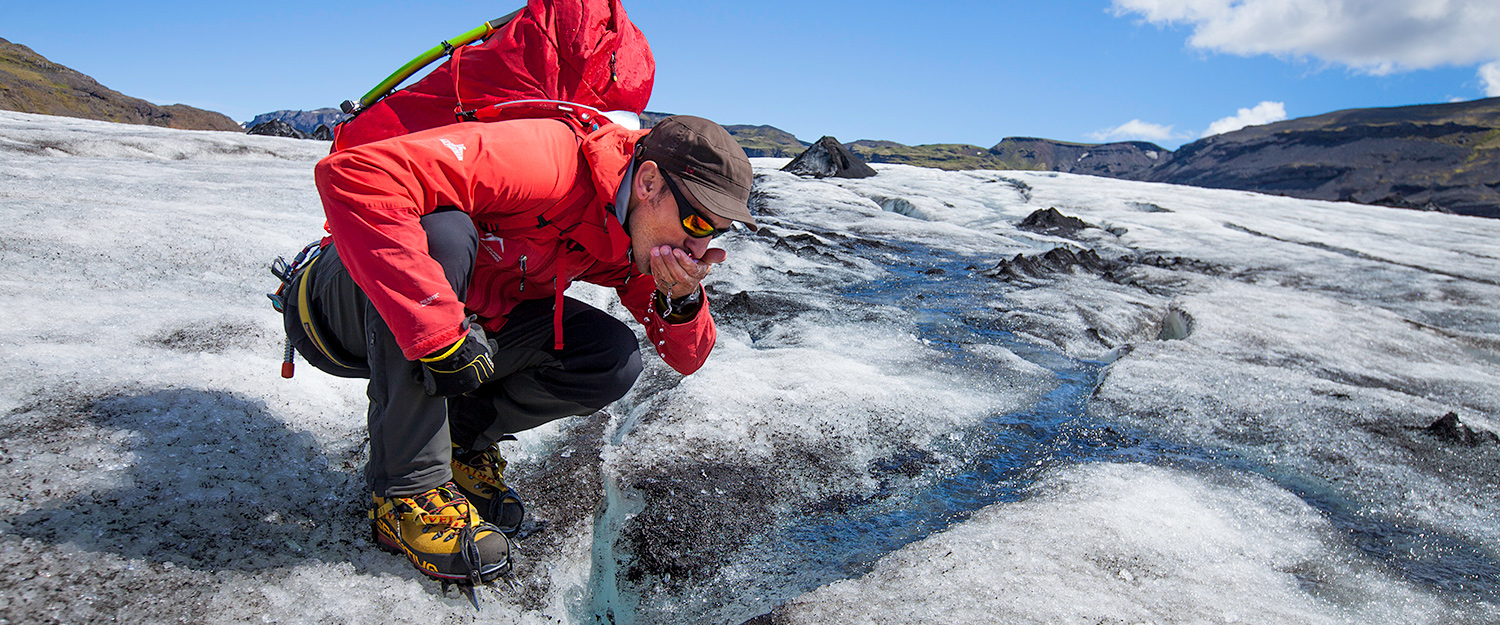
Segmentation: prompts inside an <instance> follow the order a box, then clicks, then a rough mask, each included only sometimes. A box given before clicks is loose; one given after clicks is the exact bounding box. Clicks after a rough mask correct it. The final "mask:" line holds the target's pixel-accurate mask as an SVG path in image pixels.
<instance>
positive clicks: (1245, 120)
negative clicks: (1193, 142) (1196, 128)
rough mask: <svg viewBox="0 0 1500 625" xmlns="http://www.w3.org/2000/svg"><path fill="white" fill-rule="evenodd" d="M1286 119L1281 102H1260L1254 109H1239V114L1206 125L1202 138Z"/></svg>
mask: <svg viewBox="0 0 1500 625" xmlns="http://www.w3.org/2000/svg"><path fill="white" fill-rule="evenodd" d="M1283 119H1286V104H1284V103H1281V102H1261V103H1260V104H1257V105H1255V108H1250V109H1240V111H1239V113H1238V114H1236V115H1234V116H1232V117H1225V118H1224V119H1221V120H1219V121H1216V122H1214V123H1212V124H1209V125H1208V130H1207V131H1206V132H1204V133H1203V136H1205V137H1209V136H1213V135H1221V134H1224V133H1226V132H1233V131H1236V130H1239V129H1241V128H1244V127H1245V126H1259V125H1261V124H1269V123H1271V122H1279V121H1281V120H1283Z"/></svg>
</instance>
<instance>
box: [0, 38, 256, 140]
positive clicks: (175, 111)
mask: <svg viewBox="0 0 1500 625" xmlns="http://www.w3.org/2000/svg"><path fill="white" fill-rule="evenodd" d="M0 109H4V110H7V111H20V112H22V113H41V114H44V115H61V116H64V117H82V118H85V119H98V120H104V121H111V122H119V123H124V124H144V125H150V126H165V127H167V128H179V129H183V130H232V131H236V132H243V131H244V128H241V127H240V125H239V124H238V123H235V121H234V120H232V119H230V118H229V117H227V116H225V115H223V114H220V113H215V112H213V111H205V110H203V109H199V108H193V107H191V106H187V105H185V104H172V105H169V106H157V105H155V104H152V103H150V102H147V101H145V100H142V99H140V98H132V97H130V96H127V95H125V94H122V93H120V92H118V91H114V90H112V89H109V88H107V87H105V86H104V85H101V84H99V83H98V82H97V81H95V80H94V79H93V78H89V77H88V76H85V75H84V74H82V73H79V72H78V71H75V70H73V69H69V68H67V67H65V66H62V65H58V64H57V63H53V62H51V61H48V60H47V59H46V57H43V56H42V55H40V54H37V53H36V52H34V51H32V49H31V48H28V47H26V46H23V45H20V44H16V43H11V42H9V41H6V40H5V39H0Z"/></svg>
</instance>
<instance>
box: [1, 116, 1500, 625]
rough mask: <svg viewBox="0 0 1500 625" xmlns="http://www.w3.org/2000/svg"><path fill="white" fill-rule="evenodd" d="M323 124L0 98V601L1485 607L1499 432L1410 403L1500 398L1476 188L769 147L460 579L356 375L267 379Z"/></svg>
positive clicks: (610, 608)
mask: <svg viewBox="0 0 1500 625" xmlns="http://www.w3.org/2000/svg"><path fill="white" fill-rule="evenodd" d="M324 149H326V145H322V144H315V143H310V142H304V141H297V140H291V139H280V138H273V137H251V136H244V135H238V134H235V133H212V132H191V131H174V130H166V129H157V128H144V127H139V126H125V125H117V124H107V123H101V122H91V121H84V120H74V119H68V118H57V117H46V116H38V115H26V114H20V113H4V112H0V219H3V221H4V223H5V224H6V227H4V228H0V266H3V267H4V268H5V272H4V274H3V275H0V296H3V298H4V302H5V304H6V323H4V324H0V367H3V368H4V369H3V375H0V476H3V477H4V478H5V480H4V482H5V484H7V486H5V487H0V571H3V572H0V619H6V620H9V621H10V622H68V623H83V622H103V621H108V620H111V619H112V618H116V619H118V620H119V621H126V622H164V621H183V622H226V623H227V622H247V621H250V622H319V623H321V622H350V623H353V622H360V623H364V622H410V621H424V622H507V623H510V622H523V623H532V622H537V623H540V622H550V623H556V622H569V623H572V622H587V623H594V622H614V623H672V622H694V623H699V622H716V623H730V624H737V623H742V622H744V621H746V620H747V619H750V618H752V617H756V616H759V615H767V614H769V616H767V617H766V618H767V619H769V620H771V621H772V622H776V621H778V620H785V621H789V622H833V621H837V622H890V621H895V622H907V621H909V622H935V621H937V620H943V621H946V622H956V623H962V622H1064V623H1074V622H1076V623H1091V624H1092V623H1101V622H1102V623H1137V622H1158V623H1176V622H1181V623H1189V622H1299V623H1300V622H1310V623H1342V622H1395V623H1428V622H1494V621H1496V620H1497V619H1500V614H1497V606H1500V581H1497V580H1500V564H1497V563H1500V553H1497V551H1496V547H1495V545H1497V544H1500V518H1497V510H1500V505H1497V504H1500V501H1497V499H1500V482H1497V480H1500V478H1497V476H1496V473H1495V471H1494V467H1495V463H1496V462H1497V461H1500V445H1494V444H1480V445H1478V446H1474V447H1469V446H1466V445H1462V444H1458V443H1454V442H1452V441H1449V440H1445V439H1443V438H1441V437H1439V436H1435V435H1433V434H1431V433H1429V432H1427V431H1426V430H1425V429H1424V428H1425V427H1426V426H1427V425H1428V424H1430V423H1432V422H1433V421H1434V420H1436V419H1438V418H1439V417H1442V416H1443V415H1445V414H1447V413H1449V412H1452V413H1455V414H1457V415H1458V416H1459V417H1460V419H1461V420H1462V421H1463V422H1464V423H1465V424H1466V425H1468V426H1469V427H1471V428H1475V429H1477V430H1480V431H1486V432H1493V431H1500V383H1497V382H1500V308H1497V307H1496V306H1495V305H1494V302H1496V301H1500V253H1497V251H1496V249H1497V248H1496V246H1495V244H1494V241H1496V240H1500V222H1496V221H1486V220H1481V219H1477V218H1468V217H1458V216H1452V215H1443V214H1437V213H1422V212H1415V211H1402V210H1395V209H1387V208H1379V207H1369V206H1359V205H1354V204H1339V203H1328V202H1311V201H1303V200H1293V199H1287V198H1279V197H1269V196H1262V195H1256V194H1250V193H1243V192H1238V191H1216V190H1206V189H1191V188H1184V187H1173V186H1169V185H1159V184H1145V183H1133V182H1126V181H1118V180H1107V179H1101V178H1091V177H1084V176H1072V175H1067V174H1050V173H1037V172H990V171H985V172H944V171H938V170H929V169H920V168H913V167H906V166H899V165H879V164H877V165H875V168H876V169H877V170H878V171H879V172H880V173H879V175H877V176H875V177H873V178H867V179H862V180H828V179H825V180H807V179H801V178H798V177H796V176H793V175H790V174H787V173H784V172H780V171H777V170H776V168H777V167H779V166H780V165H781V164H783V163H784V160H781V161H778V160H777V159H755V165H756V186H755V192H754V197H753V199H752V202H753V203H754V205H755V210H756V211H757V215H758V221H760V223H761V224H762V225H763V227H762V228H761V231H760V232H759V233H750V232H748V231H737V232H735V233H733V234H730V235H728V236H726V237H723V238H722V239H719V243H718V244H719V245H722V246H723V247H724V248H725V249H726V250H727V251H728V252H729V262H727V263H725V264H723V265H721V266H718V267H717V268H716V269H715V270H714V272H713V274H712V276H711V277H710V280H709V284H708V288H709V296H710V299H711V300H712V302H713V303H712V307H713V310H714V314H715V318H716V319H717V320H718V322H719V327H720V341H719V344H718V345H717V346H716V348H715V352H714V355H713V357H712V358H711V359H710V360H709V362H708V364H707V365H706V366H705V367H704V369H703V370H702V371H700V372H699V373H697V374H695V375H693V376H689V377H686V378H684V377H683V376H680V375H678V374H676V373H675V372H673V371H671V370H670V369H669V368H668V367H666V366H665V365H664V364H662V363H661V362H660V361H659V359H656V358H655V357H654V356H648V357H647V358H646V361H647V364H646V371H645V373H644V374H643V376H642V379H641V382H640V383H639V384H637V386H636V388H635V389H633V390H632V392H631V393H630V395H628V396H627V397H625V398H624V399H623V400H621V401H620V402H618V403H617V404H615V405H614V406H611V407H610V408H609V409H608V410H607V411H604V412H601V413H600V414H598V415H595V416H593V417H590V418H579V419H572V420H567V421H561V422H557V423H554V424H550V425H548V426H546V427H543V428H539V429H537V430H534V431H531V432H527V433H524V434H523V436H522V440H521V441H519V442H518V443H512V444H508V445H507V447H506V449H505V452H506V454H507V456H508V457H509V458H510V459H511V460H512V466H511V469H510V470H509V471H508V476H509V477H510V478H511V481H512V482H513V483H514V484H515V485H516V486H518V487H519V488H520V489H521V490H522V492H523V494H525V495H526V496H527V497H528V500H529V504H530V513H531V519H532V522H531V524H530V525H529V526H528V528H527V532H528V534H527V537H526V539H525V540H524V541H523V542H522V543H521V544H520V547H519V554H520V559H519V561H518V574H517V583H518V590H517V591H515V592H514V593H512V592H511V591H508V590H507V591H504V592H501V593H499V594H490V595H486V598H485V599H484V603H485V609H484V610H483V611H482V612H479V613H475V612H474V610H473V608H472V607H471V606H468V604H467V601H466V600H465V599H462V598H461V597H459V596H458V595H457V594H456V593H449V594H448V595H447V596H444V595H443V594H442V593H441V592H440V590H439V588H438V585H437V584H435V583H432V582H428V581H425V580H423V579H422V578H421V576H420V575H419V574H417V573H416V572H415V571H413V570H412V569H411V567H410V566H409V565H407V564H406V563H405V562H404V561H403V560H401V559H399V558H396V557H394V556H391V555H388V554H385V553H383V552H379V551H377V550H374V549H372V548H371V546H370V545H369V544H368V540H367V537H368V526H367V525H366V524H365V521H364V517H363V506H364V501H365V497H366V496H367V494H366V493H364V492H363V484H362V479H361V477H360V470H361V465H362V463H363V461H364V450H363V447H364V438H363V437H364V434H363V429H364V428H363V423H364V410H365V399H364V389H363V385H362V384H361V383H359V381H354V380H342V379H335V378H331V377H328V376H326V375H322V374H320V373H318V372H316V371H314V370H312V369H311V368H310V367H308V366H307V365H305V364H300V365H299V372H298V374H297V376H296V377H295V378H293V379H292V380H283V379H281V378H280V377H279V376H278V371H279V362H280V358H281V336H280V332H281V330H280V319H279V318H278V317H277V316H276V315H275V313H274V312H273V311H272V310H271V309H270V307H269V305H268V303H267V302H266V300H265V297H264V293H265V292H267V291H268V290H270V289H271V288H272V287H273V286H274V279H273V278H271V276H270V275H269V273H268V272H267V271H266V266H267V265H268V263H269V262H270V260H271V259H273V258H275V257H276V256H278V255H290V254H292V253H295V252H296V251H297V250H298V249H300V248H301V246H302V245H304V244H305V243H306V242H308V241H310V240H313V239H315V238H317V237H318V236H319V235H320V233H321V228H320V226H321V223H322V215H321V210H320V208H319V203H318V200H317V197H316V193H315V191H314V189H313V185H312V180H311V170H312V165H313V163H314V162H316V160H317V159H318V158H319V157H320V156H321V155H322V150H324ZM1049 207H1056V208H1058V209H1059V210H1060V211H1062V212H1063V213H1064V214H1067V215H1069V216H1073V217H1078V218H1081V219H1083V220H1084V221H1087V222H1089V223H1091V224H1094V225H1096V226H1098V227H1097V228H1090V229H1086V230H1083V231H1081V232H1079V233H1077V234H1074V235H1071V236H1070V237H1062V236H1056V235H1051V234H1041V233H1036V232H1030V231H1024V230H1020V229H1018V228H1016V224H1018V223H1020V222H1021V221H1022V220H1023V219H1024V218H1025V217H1026V216H1027V215H1029V214H1030V213H1032V212H1033V211H1036V210H1038V209H1045V208H1049ZM1059 247H1061V248H1066V249H1069V250H1073V251H1075V252H1081V251H1084V250H1092V251H1094V252H1097V253H1098V254H1099V255H1100V256H1101V257H1103V258H1104V259H1106V260H1107V261H1108V262H1109V264H1110V265H1109V266H1110V268H1109V269H1108V270H1107V271H1102V272H1091V271H1086V270H1081V269H1074V270H1065V271H1062V272H1060V273H1057V274H1055V275H1049V276H1039V277H1033V278H1027V279H1024V280H1021V279H1017V280H1006V279H1000V278H997V277H992V276H991V275H989V273H990V272H989V271H988V270H989V269H990V268H992V267H994V266H995V265H996V264H997V263H998V262H999V261H1001V260H1003V259H1010V258H1013V257H1014V256H1016V255H1017V254H1027V255H1031V254H1039V253H1042V252H1046V251H1048V250H1051V249H1053V248H1059ZM569 294H570V295H572V296H574V297H578V298H581V299H584V300H585V301H589V302H591V303H593V304H595V305H596V306H599V307H601V308H604V309H606V310H608V311H609V312H611V313H612V314H614V315H616V316H619V317H621V318H626V317H627V313H626V311H625V310H624V309H623V308H621V307H620V306H619V305H618V304H616V303H614V302H613V293H612V292H610V291H608V290H605V289H600V288H596V287H590V286H587V285H577V286H575V287H574V288H573V289H571V290H570V292H569ZM896 615H899V617H898V616H896Z"/></svg>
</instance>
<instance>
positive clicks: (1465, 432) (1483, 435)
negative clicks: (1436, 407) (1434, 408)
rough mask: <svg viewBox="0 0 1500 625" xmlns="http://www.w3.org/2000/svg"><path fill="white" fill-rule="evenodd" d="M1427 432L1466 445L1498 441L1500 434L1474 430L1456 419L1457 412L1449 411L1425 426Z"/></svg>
mask: <svg viewBox="0 0 1500 625" xmlns="http://www.w3.org/2000/svg"><path fill="white" fill-rule="evenodd" d="M1427 433H1428V434H1431V435H1433V436H1436V437H1438V438H1441V439H1443V440H1445V441H1448V442H1450V443H1458V444H1460V445H1464V446H1466V447H1478V446H1480V445H1489V444H1496V443H1500V435H1497V434H1495V433H1494V432H1491V431H1488V430H1476V429H1474V428H1471V427H1469V426H1467V425H1464V424H1463V422H1462V421H1459V419H1458V413H1456V412H1450V413H1448V414H1445V415H1443V416H1442V418H1440V419H1438V420H1437V421H1433V422H1432V425H1429V426H1427Z"/></svg>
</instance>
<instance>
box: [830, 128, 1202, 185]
mask: <svg viewBox="0 0 1500 625" xmlns="http://www.w3.org/2000/svg"><path fill="white" fill-rule="evenodd" d="M848 148H849V149H850V150H851V151H853V152H854V153H855V154H858V155H859V156H860V157H861V158H864V159H865V160H866V161H869V162H871V163H901V164H904V165H917V166H920V167H936V168H938V169H948V170H960V169H1015V170H1042V171H1061V172H1068V173H1073V174H1088V175H1091V176H1106V177H1109V178H1126V179H1138V178H1140V177H1141V176H1144V175H1145V174H1146V173H1147V172H1149V171H1150V170H1151V169H1152V167H1154V166H1156V165H1157V164H1158V163H1160V162H1162V161H1164V160H1165V159H1167V158H1168V157H1169V156H1170V155H1171V154H1172V151H1171V150H1168V149H1166V148H1163V147H1161V146H1159V145H1156V144H1154V143H1146V142H1144V141H1124V142H1119V143H1103V144H1089V143H1068V142H1065V141H1053V140H1051V139H1037V138H1032V137H1009V138H1006V139H1005V140H1003V141H1001V142H1000V143H998V144H996V145H995V146H994V147H992V148H989V149H985V148H982V147H979V146H977V145H968V144H961V143H936V144H930V145H914V146H913V145H903V144H900V143H896V142H894V141H871V140H867V139H866V140H860V141H855V142H853V143H850V144H848Z"/></svg>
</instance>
